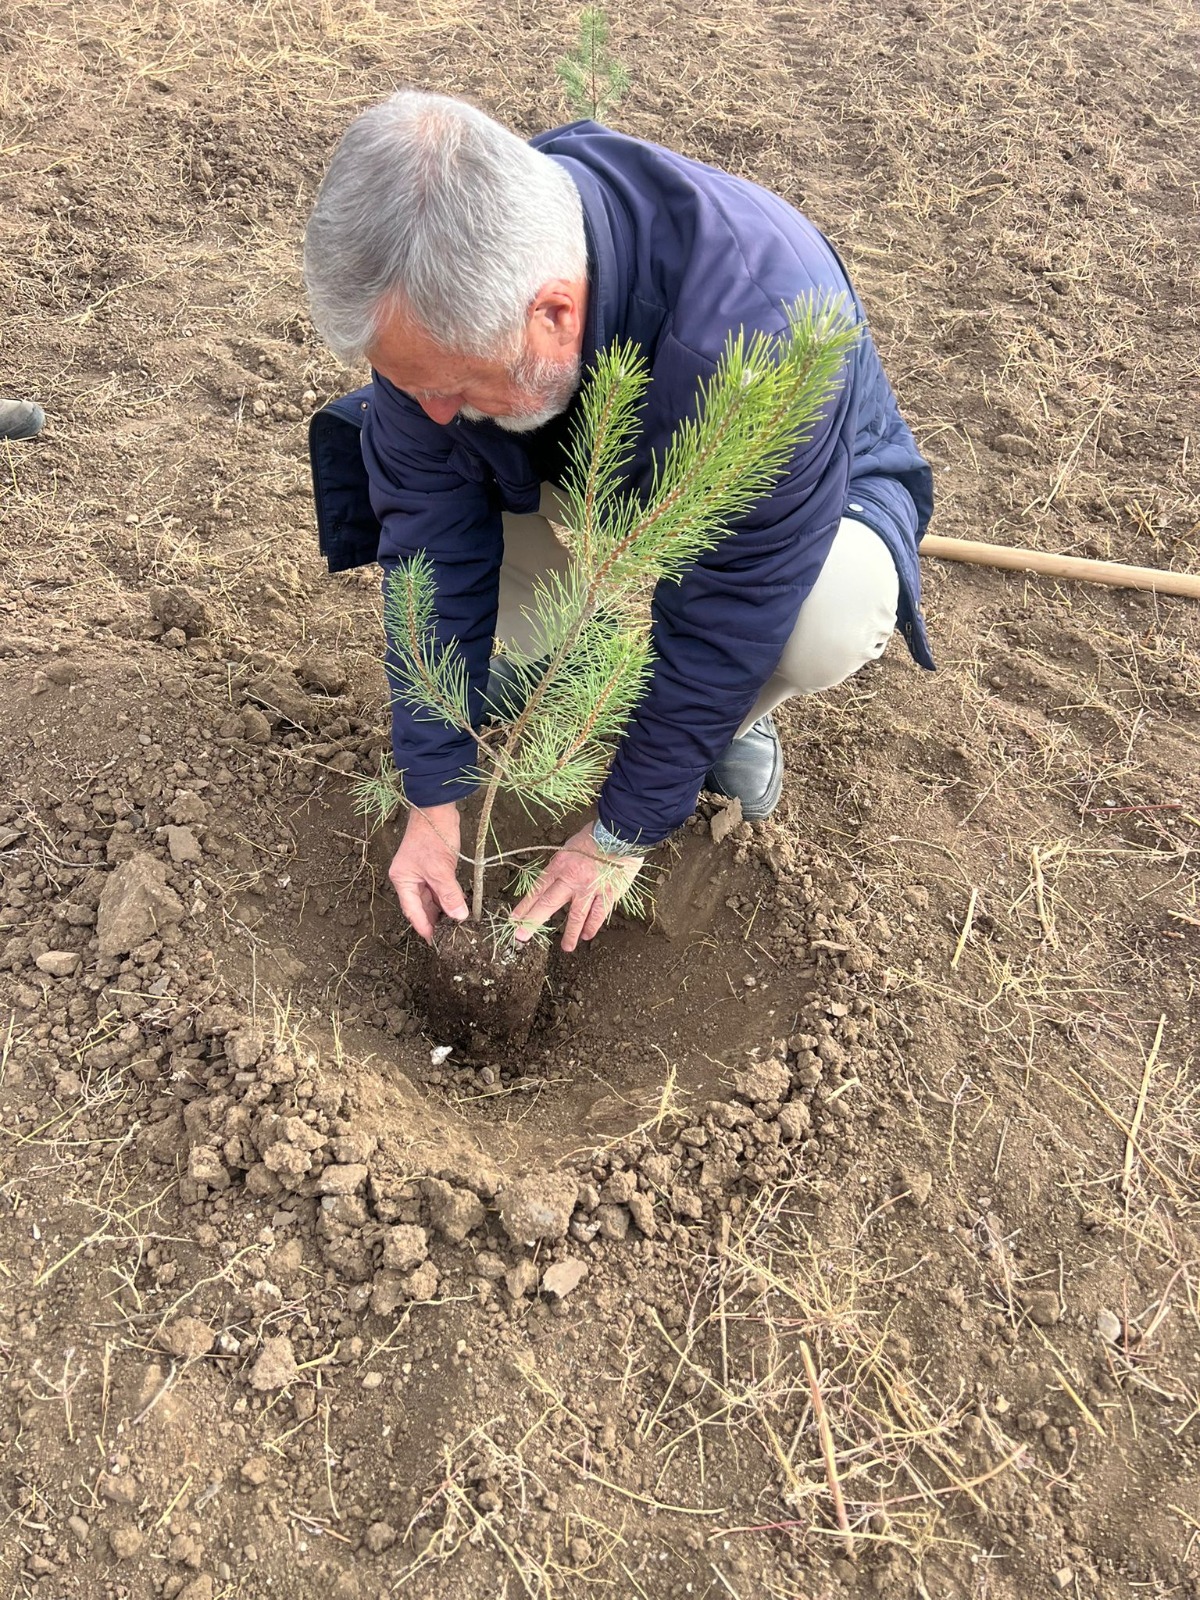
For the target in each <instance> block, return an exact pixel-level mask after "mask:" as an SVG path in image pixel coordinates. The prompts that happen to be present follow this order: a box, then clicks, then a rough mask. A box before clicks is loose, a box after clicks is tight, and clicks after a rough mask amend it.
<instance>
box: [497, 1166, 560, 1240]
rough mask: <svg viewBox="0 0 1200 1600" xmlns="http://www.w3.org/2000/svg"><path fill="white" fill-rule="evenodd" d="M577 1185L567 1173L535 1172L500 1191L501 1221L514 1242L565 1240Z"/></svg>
mask: <svg viewBox="0 0 1200 1600" xmlns="http://www.w3.org/2000/svg"><path fill="white" fill-rule="evenodd" d="M578 1198H579V1184H578V1182H577V1181H576V1180H575V1178H573V1177H572V1176H571V1174H570V1173H569V1172H537V1173H532V1174H530V1176H528V1177H525V1178H518V1179H517V1180H516V1182H515V1183H511V1184H508V1185H506V1186H505V1188H503V1189H502V1190H501V1191H500V1222H501V1224H502V1226H503V1228H504V1231H505V1233H507V1234H508V1237H509V1238H510V1239H511V1240H513V1242H514V1243H515V1244H526V1245H532V1244H536V1243H537V1241H538V1240H539V1239H565V1238H566V1236H567V1229H568V1227H569V1226H570V1224H571V1213H572V1211H574V1209H575V1202H576V1200H577V1199H578Z"/></svg>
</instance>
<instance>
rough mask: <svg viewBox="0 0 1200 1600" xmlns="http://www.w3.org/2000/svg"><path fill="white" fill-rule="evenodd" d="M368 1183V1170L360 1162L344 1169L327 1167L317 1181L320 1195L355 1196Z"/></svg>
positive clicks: (352, 1163)
mask: <svg viewBox="0 0 1200 1600" xmlns="http://www.w3.org/2000/svg"><path fill="white" fill-rule="evenodd" d="M366 1181H367V1169H366V1167H365V1166H363V1165H362V1164H361V1163H360V1162H357V1161H355V1162H351V1163H350V1164H349V1165H347V1166H344V1167H326V1168H325V1170H324V1172H322V1174H321V1176H320V1177H319V1178H318V1179H317V1193H318V1194H354V1193H355V1191H356V1190H358V1189H361V1188H362V1186H363V1184H364V1183H366Z"/></svg>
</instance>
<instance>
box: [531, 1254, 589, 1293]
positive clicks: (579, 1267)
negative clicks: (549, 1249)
mask: <svg viewBox="0 0 1200 1600" xmlns="http://www.w3.org/2000/svg"><path fill="white" fill-rule="evenodd" d="M587 1270H588V1269H587V1265H586V1263H585V1262H583V1261H578V1260H576V1259H575V1258H574V1257H573V1256H568V1257H567V1259H566V1260H565V1261H556V1262H555V1263H554V1265H553V1266H551V1267H547V1268H546V1270H545V1272H543V1274H542V1289H543V1291H544V1292H545V1293H546V1294H552V1295H554V1296H555V1297H556V1299H559V1300H565V1299H566V1297H567V1296H568V1295H569V1294H570V1293H571V1291H572V1289H577V1288H578V1287H579V1285H580V1284H581V1283H582V1282H583V1280H584V1278H586V1277H587Z"/></svg>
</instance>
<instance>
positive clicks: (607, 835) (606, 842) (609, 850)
mask: <svg viewBox="0 0 1200 1600" xmlns="http://www.w3.org/2000/svg"><path fill="white" fill-rule="evenodd" d="M592 838H593V839H594V840H595V841H596V847H597V849H598V850H599V851H600V852H601V853H602V854H603V855H606V856H643V855H645V853H646V847H645V845H640V844H630V843H629V841H628V840H627V839H620V838H618V837H617V835H616V834H615V833H611V832H610V831H609V830H608V829H607V828H606V827H605V826H604V824H603V823H602V822H601V821H600V819H599V817H597V818H596V820H595V822H593V823H592Z"/></svg>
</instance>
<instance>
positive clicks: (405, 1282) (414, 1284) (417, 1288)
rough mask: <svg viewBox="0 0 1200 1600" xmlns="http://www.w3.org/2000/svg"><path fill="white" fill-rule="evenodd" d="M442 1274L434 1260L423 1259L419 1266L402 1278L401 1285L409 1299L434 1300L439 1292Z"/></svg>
mask: <svg viewBox="0 0 1200 1600" xmlns="http://www.w3.org/2000/svg"><path fill="white" fill-rule="evenodd" d="M440 1276H441V1274H440V1273H439V1272H438V1269H437V1268H436V1267H435V1266H434V1264H433V1262H432V1261H422V1263H421V1265H420V1266H419V1267H417V1268H416V1269H415V1270H414V1271H412V1272H410V1273H409V1274H408V1276H407V1277H406V1278H403V1279H402V1280H401V1287H402V1288H403V1290H404V1293H405V1296H406V1298H407V1299H409V1300H432V1299H433V1297H434V1295H435V1294H436V1293H437V1286H438V1280H439V1278H440Z"/></svg>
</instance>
